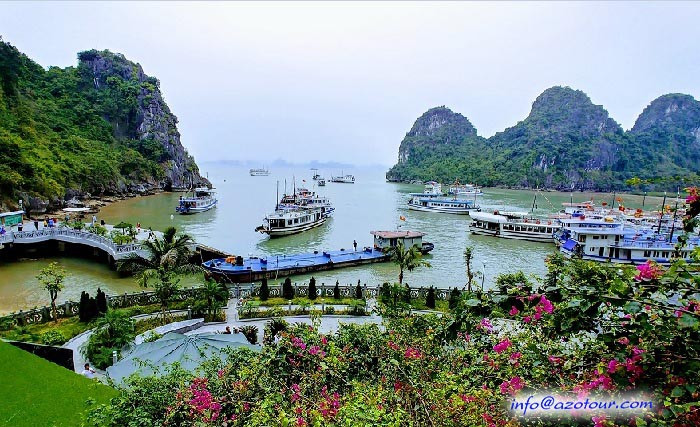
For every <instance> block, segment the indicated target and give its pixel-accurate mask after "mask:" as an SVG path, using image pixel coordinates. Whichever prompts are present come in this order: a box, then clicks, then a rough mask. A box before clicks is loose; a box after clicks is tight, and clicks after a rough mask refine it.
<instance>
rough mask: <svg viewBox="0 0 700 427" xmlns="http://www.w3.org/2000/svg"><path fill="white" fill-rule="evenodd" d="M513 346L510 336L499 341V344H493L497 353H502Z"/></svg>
mask: <svg viewBox="0 0 700 427" xmlns="http://www.w3.org/2000/svg"><path fill="white" fill-rule="evenodd" d="M510 346H511V342H510V340H509V339H508V338H506V339H504V340H503V341H501V342H499V343H498V344H496V345H494V346H493V350H494V351H495V352H496V353H502V352H504V351H506V350H507V349H508V347H510Z"/></svg>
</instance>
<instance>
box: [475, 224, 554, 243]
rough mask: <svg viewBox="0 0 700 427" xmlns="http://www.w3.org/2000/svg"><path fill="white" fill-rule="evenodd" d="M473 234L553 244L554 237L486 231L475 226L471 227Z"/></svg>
mask: <svg viewBox="0 0 700 427" xmlns="http://www.w3.org/2000/svg"><path fill="white" fill-rule="evenodd" d="M469 231H470V232H471V233H472V234H477V235H481V236H494V237H500V238H503V239H514V240H527V241H530V242H539V243H553V239H552V235H551V234H547V233H532V232H527V231H525V232H523V231H508V230H486V229H483V228H478V227H474V226H470V227H469Z"/></svg>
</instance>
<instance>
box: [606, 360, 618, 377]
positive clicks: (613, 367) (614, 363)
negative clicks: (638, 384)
mask: <svg viewBox="0 0 700 427" xmlns="http://www.w3.org/2000/svg"><path fill="white" fill-rule="evenodd" d="M617 365H618V363H617V360H615V359H613V360H611V361H610V362H608V373H609V374H612V373H613V372H615V371H616V370H617Z"/></svg>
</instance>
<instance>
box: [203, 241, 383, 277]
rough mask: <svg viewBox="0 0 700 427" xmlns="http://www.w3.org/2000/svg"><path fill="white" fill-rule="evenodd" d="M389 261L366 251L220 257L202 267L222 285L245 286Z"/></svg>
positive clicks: (369, 249) (376, 251)
mask: <svg viewBox="0 0 700 427" xmlns="http://www.w3.org/2000/svg"><path fill="white" fill-rule="evenodd" d="M388 260H389V255H387V254H386V253H384V252H383V251H382V250H378V249H372V248H365V249H364V250H361V251H344V250H340V251H328V252H326V251H324V252H320V253H319V252H318V251H316V252H312V253H305V254H294V255H281V256H271V257H267V258H245V259H244V258H242V257H236V258H235V259H229V258H220V259H213V260H210V261H206V262H204V263H202V266H204V268H205V269H206V270H207V274H208V275H210V276H211V277H212V278H213V279H215V280H217V281H219V282H228V283H245V282H257V281H259V280H262V279H265V278H266V279H275V278H278V277H287V276H292V275H295V274H304V273H311V272H314V271H323V270H332V269H335V268H343V267H354V266H357V265H363V264H371V263H374V262H383V261H388ZM227 261H232V262H227Z"/></svg>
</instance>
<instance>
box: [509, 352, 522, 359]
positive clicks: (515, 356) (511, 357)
mask: <svg viewBox="0 0 700 427" xmlns="http://www.w3.org/2000/svg"><path fill="white" fill-rule="evenodd" d="M522 355H523V354H522V353H520V352H519V351H516V352H515V353H513V354H511V355H510V360H518V359H520V357H522Z"/></svg>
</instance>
